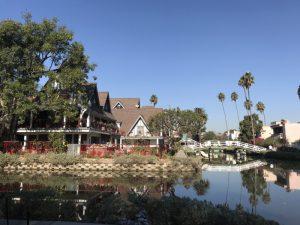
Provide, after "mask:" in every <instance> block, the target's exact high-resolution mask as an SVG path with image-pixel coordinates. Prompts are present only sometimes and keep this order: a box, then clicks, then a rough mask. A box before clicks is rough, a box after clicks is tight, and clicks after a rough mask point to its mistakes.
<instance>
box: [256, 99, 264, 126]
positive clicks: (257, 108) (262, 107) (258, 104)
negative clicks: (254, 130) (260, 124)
mask: <svg viewBox="0 0 300 225" xmlns="http://www.w3.org/2000/svg"><path fill="white" fill-rule="evenodd" d="M265 108H266V107H265V104H264V103H262V102H258V103H257V104H256V110H257V111H259V112H260V113H261V114H262V115H263V116H264V122H265V125H266V115H265Z"/></svg>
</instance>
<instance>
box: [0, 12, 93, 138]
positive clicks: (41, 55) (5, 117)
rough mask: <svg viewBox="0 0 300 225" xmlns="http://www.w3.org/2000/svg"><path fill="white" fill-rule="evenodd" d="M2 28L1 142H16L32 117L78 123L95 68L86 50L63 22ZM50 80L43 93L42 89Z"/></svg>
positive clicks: (9, 23) (14, 23)
mask: <svg viewBox="0 0 300 225" xmlns="http://www.w3.org/2000/svg"><path fill="white" fill-rule="evenodd" d="M24 20H25V21H24V22H23V23H22V22H18V21H13V20H4V21H1V22H0V89H1V92H0V132H1V133H0V136H2V135H3V132H4V130H6V132H5V133H6V134H9V135H8V137H7V138H10V139H12V138H14V134H15V132H16V129H17V125H18V123H23V122H24V119H25V117H27V116H28V115H29V114H31V115H32V114H37V112H39V111H41V110H53V111H55V113H56V114H57V115H60V116H65V117H70V118H71V117H74V115H75V114H76V113H78V106H79V103H81V104H83V103H84V101H83V98H84V97H83V96H84V95H83V92H84V88H83V86H82V84H83V83H84V82H86V79H87V74H88V72H89V71H91V70H93V69H94V67H95V65H93V64H89V62H88V57H87V56H86V55H85V53H84V47H83V45H82V44H80V43H78V42H76V41H74V40H73V33H72V32H71V31H69V30H68V29H67V28H66V27H64V26H59V25H58V20H57V19H50V20H49V19H44V20H43V21H41V22H34V21H33V20H32V18H31V15H29V14H27V15H25V16H24ZM41 79H43V80H47V85H46V86H45V87H44V88H42V90H41V88H40V87H39V83H40V81H41Z"/></svg>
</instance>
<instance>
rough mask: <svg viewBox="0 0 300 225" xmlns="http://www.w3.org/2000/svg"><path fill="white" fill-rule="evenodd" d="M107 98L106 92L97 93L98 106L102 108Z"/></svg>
mask: <svg viewBox="0 0 300 225" xmlns="http://www.w3.org/2000/svg"><path fill="white" fill-rule="evenodd" d="M107 96H108V92H107V91H103V92H98V97H99V101H100V105H101V106H104V104H105V101H106V99H107Z"/></svg>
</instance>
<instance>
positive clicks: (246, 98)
mask: <svg viewBox="0 0 300 225" xmlns="http://www.w3.org/2000/svg"><path fill="white" fill-rule="evenodd" d="M243 90H244V94H245V99H246V101H247V99H248V97H247V93H246V88H245V87H244V86H243ZM246 111H247V115H248V116H250V115H249V110H248V109H246Z"/></svg>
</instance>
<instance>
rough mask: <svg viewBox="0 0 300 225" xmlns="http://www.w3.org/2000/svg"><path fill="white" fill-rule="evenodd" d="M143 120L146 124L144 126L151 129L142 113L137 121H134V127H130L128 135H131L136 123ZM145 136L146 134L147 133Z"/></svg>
mask: <svg viewBox="0 0 300 225" xmlns="http://www.w3.org/2000/svg"><path fill="white" fill-rule="evenodd" d="M140 120H141V121H142V122H143V124H144V127H146V129H147V130H148V131H149V127H148V126H147V123H146V121H145V120H144V118H143V117H142V115H140V116H139V117H138V118H137V119H136V121H135V122H134V123H133V125H132V127H131V128H130V129H129V131H128V136H130V133H131V132H132V131H133V129H134V128H135V127H136V125H137V124H138V122H139V121H140ZM143 136H146V135H145V134H144V135H143Z"/></svg>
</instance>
